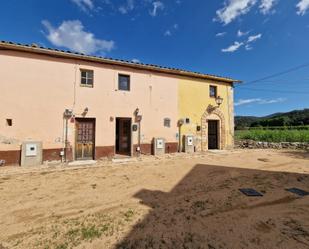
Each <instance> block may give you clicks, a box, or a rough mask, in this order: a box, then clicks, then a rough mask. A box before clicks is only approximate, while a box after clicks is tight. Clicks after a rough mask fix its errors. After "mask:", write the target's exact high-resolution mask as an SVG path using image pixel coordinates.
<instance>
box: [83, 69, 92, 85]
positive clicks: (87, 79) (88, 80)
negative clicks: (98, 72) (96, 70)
mask: <svg viewBox="0 0 309 249" xmlns="http://www.w3.org/2000/svg"><path fill="white" fill-rule="evenodd" d="M80 72H81V81H80V84H81V86H88V87H93V71H92V70H84V69H82V70H80Z"/></svg>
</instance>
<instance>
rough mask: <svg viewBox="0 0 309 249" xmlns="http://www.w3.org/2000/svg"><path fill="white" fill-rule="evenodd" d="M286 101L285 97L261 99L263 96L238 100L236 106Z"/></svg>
mask: <svg viewBox="0 0 309 249" xmlns="http://www.w3.org/2000/svg"><path fill="white" fill-rule="evenodd" d="M284 101H286V99H285V98H276V99H269V100H267V99H261V98H254V99H240V100H238V101H237V102H235V106H241V105H248V104H252V103H255V104H258V105H268V104H275V103H281V102H284Z"/></svg>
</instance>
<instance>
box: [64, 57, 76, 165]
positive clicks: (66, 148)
mask: <svg viewBox="0 0 309 249" xmlns="http://www.w3.org/2000/svg"><path fill="white" fill-rule="evenodd" d="M77 67H78V66H77V61H76V60H75V66H74V81H73V105H72V108H71V110H72V116H71V118H72V117H73V116H74V109H75V104H76V79H77ZM63 118H64V119H65V127H64V148H63V149H62V150H63V157H64V162H67V161H68V160H67V159H68V152H67V151H68V144H69V142H68V129H69V122H68V120H69V117H67V116H65V115H63Z"/></svg>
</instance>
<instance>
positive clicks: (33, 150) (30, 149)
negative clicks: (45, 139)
mask: <svg viewBox="0 0 309 249" xmlns="http://www.w3.org/2000/svg"><path fill="white" fill-rule="evenodd" d="M42 161H43V151H42V142H35V141H29V142H28V141H27V142H23V143H22V145H21V166H36V165H41V164H42Z"/></svg>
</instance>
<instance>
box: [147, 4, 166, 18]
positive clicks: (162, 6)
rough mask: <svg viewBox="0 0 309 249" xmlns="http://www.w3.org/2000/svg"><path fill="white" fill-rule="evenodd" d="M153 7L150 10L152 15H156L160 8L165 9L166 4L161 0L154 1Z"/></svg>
mask: <svg viewBox="0 0 309 249" xmlns="http://www.w3.org/2000/svg"><path fill="white" fill-rule="evenodd" d="M152 5H153V9H152V11H151V12H150V15H151V16H156V15H157V14H158V10H163V9H164V4H163V3H162V2H160V1H155V2H153V3H152Z"/></svg>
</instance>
